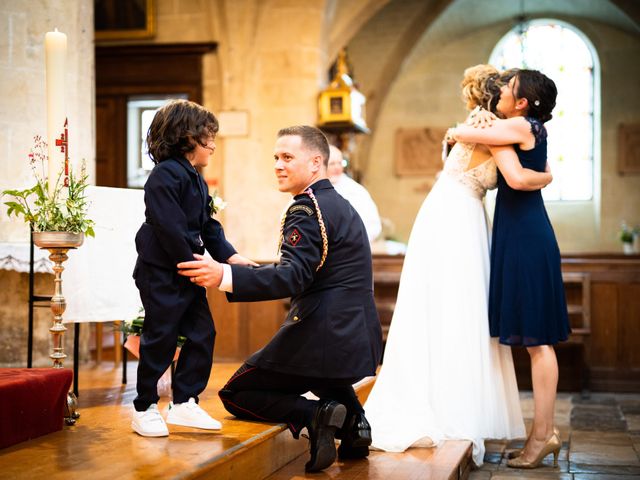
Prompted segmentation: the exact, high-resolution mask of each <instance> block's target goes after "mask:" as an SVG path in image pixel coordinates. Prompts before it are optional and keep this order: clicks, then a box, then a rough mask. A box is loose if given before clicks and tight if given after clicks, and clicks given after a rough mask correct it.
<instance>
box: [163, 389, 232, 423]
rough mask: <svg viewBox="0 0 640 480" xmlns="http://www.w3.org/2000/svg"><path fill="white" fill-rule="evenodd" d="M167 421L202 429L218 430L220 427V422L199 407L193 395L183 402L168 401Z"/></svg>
mask: <svg viewBox="0 0 640 480" xmlns="http://www.w3.org/2000/svg"><path fill="white" fill-rule="evenodd" d="M167 423H169V424H171V425H181V426H183V427H193V428H202V429H204V430H220V429H221V428H222V424H221V423H220V422H219V421H217V420H215V419H213V418H211V416H209V414H208V413H207V412H205V411H204V410H203V409H202V408H200V405H198V404H197V403H196V400H195V398H193V397H192V398H190V399H189V401H188V402H184V403H176V404H174V403H173V402H170V403H169V413H168V414H167Z"/></svg>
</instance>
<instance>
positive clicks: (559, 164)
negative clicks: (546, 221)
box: [489, 19, 600, 201]
mask: <svg viewBox="0 0 640 480" xmlns="http://www.w3.org/2000/svg"><path fill="white" fill-rule="evenodd" d="M489 63H491V64H492V65H494V66H495V67H496V68H498V69H500V70H502V69H506V68H514V67H516V68H531V69H535V70H540V71H541V72H543V73H544V74H545V75H547V76H548V77H549V78H551V79H552V80H553V81H554V82H555V83H556V86H557V87H558V98H557V102H556V108H555V109H554V110H553V119H552V120H551V121H549V122H548V123H547V124H546V127H547V130H548V132H549V146H548V159H549V164H550V166H551V171H552V173H553V182H552V183H551V184H550V185H549V186H548V187H546V188H545V189H544V190H543V191H542V193H543V196H544V198H545V199H546V200H552V201H553V200H560V201H576V200H591V199H593V197H594V180H595V176H596V175H595V172H596V170H595V167H596V166H597V165H599V161H597V160H598V159H597V158H594V154H596V152H597V151H598V149H597V148H596V146H597V145H598V144H599V135H600V121H599V120H600V111H599V110H600V109H599V106H600V104H599V98H600V88H599V80H600V72H599V64H598V58H597V55H596V52H595V49H594V48H593V46H592V45H591V43H590V42H589V40H588V39H587V38H586V37H585V36H584V35H583V34H582V33H581V32H580V31H579V30H577V29H576V28H575V27H573V26H571V25H569V24H567V23H565V22H561V21H559V20H549V19H545V20H542V19H539V20H533V21H530V22H526V23H523V24H520V25H518V26H516V27H515V28H513V29H512V30H511V31H510V32H509V33H507V34H506V35H505V36H504V37H503V38H502V39H501V40H500V41H499V42H498V44H497V45H496V47H495V48H494V50H493V53H492V54H491V58H490V59H489Z"/></svg>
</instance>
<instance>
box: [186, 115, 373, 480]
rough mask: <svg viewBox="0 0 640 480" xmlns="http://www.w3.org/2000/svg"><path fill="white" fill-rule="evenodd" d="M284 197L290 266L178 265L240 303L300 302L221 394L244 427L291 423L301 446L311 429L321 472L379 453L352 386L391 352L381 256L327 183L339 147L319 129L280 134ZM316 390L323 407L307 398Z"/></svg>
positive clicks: (284, 258) (285, 256) (284, 256)
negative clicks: (378, 267) (381, 298)
mask: <svg viewBox="0 0 640 480" xmlns="http://www.w3.org/2000/svg"><path fill="white" fill-rule="evenodd" d="M274 157H275V173H276V177H277V179H278V189H279V190H280V191H281V192H288V193H290V194H291V195H293V202H292V203H291V205H290V206H289V207H288V208H287V211H286V214H285V215H284V218H283V220H282V230H281V237H280V250H281V259H280V263H278V264H272V265H265V266H261V267H258V268H253V267H238V266H236V265H225V264H219V263H217V262H215V261H213V260H211V259H204V258H200V259H199V260H198V261H194V262H185V263H182V264H179V265H178V268H180V269H183V270H181V274H182V275H185V276H189V277H191V281H192V282H194V283H196V284H198V285H202V286H207V287H219V288H220V289H221V290H224V291H227V292H229V293H228V294H227V296H228V299H229V300H230V301H232V302H248V301H262V300H273V299H277V298H286V297H291V309H290V311H289V314H288V315H287V318H286V319H285V322H284V324H283V325H282V327H281V328H280V329H279V330H278V332H277V333H276V335H275V336H274V337H273V338H272V339H271V341H270V342H269V343H268V344H267V345H266V346H265V347H264V348H263V349H261V350H259V351H258V352H256V353H254V354H253V355H252V356H251V357H250V358H249V359H248V360H247V361H246V362H245V364H244V365H242V367H240V369H239V370H238V371H237V372H236V373H235V374H234V375H233V376H232V377H231V379H230V380H229V381H228V382H227V384H226V385H225V386H224V387H223V389H222V390H221V391H220V393H219V395H220V398H221V399H222V402H223V404H224V406H225V408H226V409H227V410H228V411H229V412H231V413H232V414H234V415H235V416H236V417H238V418H246V419H252V420H260V421H269V422H285V423H287V425H288V426H289V429H290V430H291V432H292V433H293V435H294V437H295V438H298V435H299V433H300V430H301V429H302V428H304V427H306V428H307V430H308V433H309V439H310V454H311V458H310V460H309V461H308V462H307V464H306V470H307V471H319V470H322V469H324V468H326V467H328V466H330V465H331V464H332V463H333V462H334V460H335V458H336V449H335V440H334V439H335V438H340V439H341V440H342V442H341V445H340V448H339V449H338V454H339V455H340V457H341V458H363V457H366V456H367V455H368V453H369V449H368V447H369V445H370V444H371V429H370V427H369V424H368V423H367V421H366V418H365V417H364V410H363V409H362V406H361V405H360V402H359V401H358V399H357V397H356V394H355V391H354V390H353V387H352V385H353V384H354V383H356V382H357V381H359V380H361V379H362V378H364V377H365V376H369V375H374V374H375V371H376V367H377V366H378V362H379V360H380V355H381V352H382V335H381V329H380V321H379V319H378V314H377V311H376V308H375V304H374V300H373V276H372V266H371V251H370V249H369V241H368V239H367V232H366V230H365V227H364V224H363V223H362V220H361V219H360V217H359V216H358V214H357V213H356V211H355V210H354V209H353V207H352V206H351V205H350V204H349V202H347V201H346V200H345V199H344V198H342V197H341V196H340V195H339V194H338V193H337V192H336V191H335V190H334V189H333V187H332V186H331V183H330V182H329V180H328V179H327V177H326V165H327V161H328V158H329V144H328V142H327V139H326V137H325V136H324V135H323V134H322V132H321V131H320V130H318V129H317V128H315V127H309V126H297V127H290V128H285V129H283V130H280V132H278V140H277V142H276V146H275V155H274ZM307 391H311V392H313V393H314V394H315V395H316V396H318V397H319V398H320V400H308V399H307V398H305V397H303V396H301V395H302V394H303V393H305V392H307Z"/></svg>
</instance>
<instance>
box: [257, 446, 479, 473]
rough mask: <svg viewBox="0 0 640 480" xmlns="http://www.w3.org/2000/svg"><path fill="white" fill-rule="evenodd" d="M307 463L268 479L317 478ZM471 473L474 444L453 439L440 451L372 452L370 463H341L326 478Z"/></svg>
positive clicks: (293, 465) (300, 462)
mask: <svg viewBox="0 0 640 480" xmlns="http://www.w3.org/2000/svg"><path fill="white" fill-rule="evenodd" d="M307 460H308V458H307V455H302V456H300V457H299V458H298V459H296V460H294V461H293V462H291V463H289V464H288V465H286V466H285V467H283V468H281V469H280V470H278V471H277V472H275V473H274V474H273V475H271V476H269V477H267V480H293V479H295V480H298V479H302V478H309V479H312V478H315V479H317V478H318V474H317V473H315V474H306V475H305V472H304V464H305V463H306V462H307ZM470 470H471V442H467V441H462V440H449V441H446V442H444V444H443V445H442V446H440V447H438V448H411V449H409V450H407V451H406V452H403V453H387V452H377V451H372V452H371V453H370V454H369V457H368V458H367V460H345V461H342V460H337V461H336V462H335V463H334V464H333V465H331V466H330V467H329V468H327V469H325V470H323V472H322V475H324V477H323V478H332V479H340V480H356V479H358V480H360V479H366V478H383V479H385V480H404V479H407V478H415V479H418V478H419V479H421V480H458V479H466V478H468V476H469V472H470Z"/></svg>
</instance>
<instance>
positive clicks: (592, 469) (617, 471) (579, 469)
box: [569, 462, 640, 478]
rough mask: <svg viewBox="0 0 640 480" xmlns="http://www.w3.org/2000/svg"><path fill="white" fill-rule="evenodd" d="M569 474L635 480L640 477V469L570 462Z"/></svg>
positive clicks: (626, 466) (629, 466)
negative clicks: (614, 476)
mask: <svg viewBox="0 0 640 480" xmlns="http://www.w3.org/2000/svg"><path fill="white" fill-rule="evenodd" d="M569 472H570V473H573V474H579V473H592V474H603V475H604V474H610V475H631V476H632V477H633V478H639V477H640V467H638V466H632V465H587V464H583V463H574V462H569Z"/></svg>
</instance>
